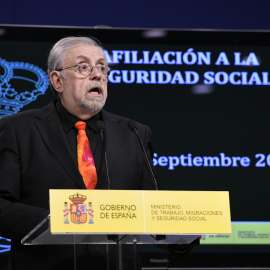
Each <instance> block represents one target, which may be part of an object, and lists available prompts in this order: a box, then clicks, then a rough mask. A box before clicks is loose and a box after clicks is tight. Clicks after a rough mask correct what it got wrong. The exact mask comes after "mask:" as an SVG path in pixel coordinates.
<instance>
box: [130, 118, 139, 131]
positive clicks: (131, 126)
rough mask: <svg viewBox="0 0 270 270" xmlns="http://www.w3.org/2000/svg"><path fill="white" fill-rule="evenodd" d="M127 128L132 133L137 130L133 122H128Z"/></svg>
mask: <svg viewBox="0 0 270 270" xmlns="http://www.w3.org/2000/svg"><path fill="white" fill-rule="evenodd" d="M128 128H129V129H130V130H131V131H134V130H135V129H137V125H136V123H135V121H133V120H130V121H129V122H128Z"/></svg>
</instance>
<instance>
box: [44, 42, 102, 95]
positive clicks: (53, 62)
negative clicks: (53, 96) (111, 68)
mask: <svg viewBox="0 0 270 270" xmlns="http://www.w3.org/2000/svg"><path fill="white" fill-rule="evenodd" d="M78 45H90V46H95V47H97V48H99V49H100V50H101V52H102V53H103V54H104V49H103V48H102V46H101V44H100V42H99V41H98V40H96V39H94V38H90V37H66V38H62V39H60V40H59V41H58V42H57V43H55V44H54V46H53V47H52V49H51V51H50V54H49V57H48V69H47V73H48V75H50V73H51V72H52V71H53V70H58V69H59V68H64V66H62V65H63V64H64V63H63V62H64V58H65V56H66V53H67V51H69V50H70V49H71V48H73V47H75V46H78ZM104 58H105V54H104ZM105 59H106V58H105ZM63 76H64V74H63ZM51 87H52V85H51ZM52 89H53V87H52ZM53 91H54V92H55V93H56V91H55V90H54V89H53Z"/></svg>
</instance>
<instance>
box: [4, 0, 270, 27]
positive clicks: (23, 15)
mask: <svg viewBox="0 0 270 270" xmlns="http://www.w3.org/2000/svg"><path fill="white" fill-rule="evenodd" d="M0 3H1V4H0V10H1V15H0V24H25V25H58V26H86V27H92V26H97V25H106V26H111V27H125V28H126V27H132V28H173V29H176V28H178V29H192V28H195V29H251V30H269V29H270V18H269V17H270V16H269V9H270V1H269V0H256V1H255V0H253V1H252V0H204V1H202V0H166V1H161V0H144V1H143V0H130V1H125V0H118V1H111V0H102V1H91V0H80V1H75V0H65V1H64V0H46V1H37V0H6V1H5V0H0Z"/></svg>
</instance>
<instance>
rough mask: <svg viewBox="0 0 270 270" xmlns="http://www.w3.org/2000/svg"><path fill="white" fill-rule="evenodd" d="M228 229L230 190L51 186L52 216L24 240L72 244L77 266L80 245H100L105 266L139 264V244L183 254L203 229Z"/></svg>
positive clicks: (119, 267) (210, 231) (222, 231)
mask: <svg viewBox="0 0 270 270" xmlns="http://www.w3.org/2000/svg"><path fill="white" fill-rule="evenodd" d="M68 199H69V200H70V203H69V204H68ZM50 218H51V220H50ZM229 233H231V220H230V209H229V196H228V192H200V191H131V190H50V216H48V217H47V218H46V219H45V220H43V221H42V222H41V223H40V224H38V225H37V226H36V227H35V228H34V229H33V230H32V231H31V232H30V233H29V234H28V235H27V236H25V237H24V238H23V239H22V244H23V245H72V246H73V247H74V262H75V263H74V270H81V268H77V267H76V261H78V260H77V255H78V253H77V246H78V249H81V248H82V245H87V247H88V246H89V249H91V250H92V251H93V254H94V253H95V249H96V250H100V249H101V247H102V250H103V251H102V254H104V260H106V262H107V263H106V267H107V270H112V269H117V270H126V269H128V270H133V269H134V270H137V269H140V268H138V267H139V260H138V258H139V256H138V253H137V247H138V245H156V246H157V247H160V248H161V249H163V250H167V251H173V253H178V254H181V253H184V252H185V250H188V249H190V248H191V247H192V246H193V245H195V244H197V243H199V241H198V239H199V237H200V235H204V234H229ZM91 254H92V253H91ZM100 254H101V253H100ZM89 256H90V253H89ZM106 267H105V268H106ZM105 268H102V269H105ZM82 269H87V267H83V268H82ZM89 269H93V268H91V267H89ZM94 269H97V268H94ZM99 269H101V268H99Z"/></svg>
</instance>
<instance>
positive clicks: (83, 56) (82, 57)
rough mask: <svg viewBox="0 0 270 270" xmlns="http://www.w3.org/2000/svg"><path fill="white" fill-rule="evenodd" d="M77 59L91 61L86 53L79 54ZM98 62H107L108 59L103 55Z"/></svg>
mask: <svg viewBox="0 0 270 270" xmlns="http://www.w3.org/2000/svg"><path fill="white" fill-rule="evenodd" d="M76 59H78V60H84V61H85V62H88V63H89V62H90V59H89V58H88V57H87V56H85V55H79V56H77V57H76ZM96 62H106V59H105V58H103V57H101V58H99V59H98V60H97V61H96Z"/></svg>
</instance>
